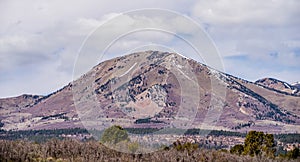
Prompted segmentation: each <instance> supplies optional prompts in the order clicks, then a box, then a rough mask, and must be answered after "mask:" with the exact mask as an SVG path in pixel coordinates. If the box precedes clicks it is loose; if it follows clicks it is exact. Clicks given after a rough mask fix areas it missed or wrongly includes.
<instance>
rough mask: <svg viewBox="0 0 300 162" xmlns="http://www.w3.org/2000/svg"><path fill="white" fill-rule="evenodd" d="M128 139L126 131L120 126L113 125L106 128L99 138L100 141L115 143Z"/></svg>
mask: <svg viewBox="0 0 300 162" xmlns="http://www.w3.org/2000/svg"><path fill="white" fill-rule="evenodd" d="M126 140H129V138H128V134H127V131H126V130H124V129H123V128H122V127H121V126H118V125H114V126H111V127H109V128H107V129H106V130H105V131H104V132H103V134H102V137H101V139H100V141H101V142H102V143H109V144H117V143H119V142H121V141H126Z"/></svg>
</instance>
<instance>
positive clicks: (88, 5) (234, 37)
mask: <svg viewBox="0 0 300 162" xmlns="http://www.w3.org/2000/svg"><path fill="white" fill-rule="evenodd" d="M157 4H159V5H157ZM141 8H166V9H170V10H175V11H177V12H180V13H183V14H185V15H190V16H191V17H193V18H194V19H195V20H197V21H198V22H199V23H201V25H203V27H204V28H205V29H206V30H207V32H208V33H209V34H210V35H211V37H212V39H213V40H214V41H215V43H216V45H217V47H218V48H219V51H220V53H221V54H222V56H223V57H224V58H227V56H241V55H247V59H249V60H245V61H249V62H255V61H258V62H263V63H262V66H263V67H262V68H261V69H264V70H260V73H259V74H261V75H259V76H268V75H272V76H276V77H280V78H279V79H283V80H285V78H287V80H288V81H290V82H293V81H296V80H300V78H299V77H298V76H297V75H295V74H294V71H292V72H289V70H290V69H288V68H296V69H297V68H298V69H300V67H299V66H300V65H299V64H298V62H300V60H299V48H300V43H299V42H300V34H299V28H300V19H299V15H300V10H299V8H300V2H299V1H297V0H289V1H284V0H273V1H272V0H266V1H258V0H254V1H253V0H243V1H241V0H215V1H211V0H209V1H189V2H186V1H173V0H168V1H161V0H154V1H149V0H147V1H142V0H133V1H131V3H128V2H127V1H123V0H112V1H97V0H90V1H85V0H78V1H71V0H68V1H63V2H62V1H59V0H53V1H36V0H29V1H13V0H12V1H8V0H4V1H1V2H0V24H1V25H0V75H1V77H0V89H1V91H0V97H1V96H2V97H5V96H13V95H19V94H22V93H25V92H26V93H39V94H47V93H50V92H51V91H52V90H54V89H58V88H60V87H62V86H64V85H65V84H67V83H68V82H69V81H71V79H72V78H71V76H72V70H73V65H74V62H75V59H76V55H77V52H78V50H79V48H80V46H81V44H82V42H83V41H84V40H85V38H86V36H87V35H88V34H90V33H91V32H92V31H94V30H95V29H97V27H98V26H99V25H101V24H103V23H104V22H107V20H109V19H110V18H112V17H115V16H118V15H119V14H120V13H123V12H125V11H128V10H135V9H141ZM137 19H139V20H141V21H137V22H140V23H141V24H135V22H136V21H135V20H137ZM122 21H124V22H122ZM122 21H119V22H118V23H119V26H117V27H109V26H107V27H108V28H107V29H105V31H106V33H107V35H106V36H105V35H104V37H103V39H106V38H108V36H109V35H111V34H112V33H118V32H122V31H128V29H129V28H128V26H127V25H124V24H130V22H131V23H132V25H135V26H145V27H158V26H160V27H163V28H166V29H168V30H171V31H172V30H176V32H177V33H182V34H186V35H191V36H193V35H194V34H195V33H194V31H195V28H193V26H190V25H189V24H188V23H184V22H182V19H181V18H174V19H172V20H168V22H169V23H168V24H166V23H165V22H166V19H163V18H162V16H161V15H159V14H157V15H156V17H155V18H152V19H149V18H147V15H144V17H143V16H142V15H141V16H139V17H130V16H129V17H127V18H126V19H122ZM122 24H123V25H122ZM96 42H97V40H95V43H96ZM166 42H168V44H165V46H166V47H170V48H171V49H172V50H176V51H179V52H181V53H183V51H182V48H185V49H187V48H189V47H188V45H183V44H182V43H181V42H180V41H178V40H177V41H174V37H172V36H170V35H168V34H166V33H163V32H158V31H152V32H150V31H148V32H136V33H132V34H130V35H128V36H126V37H124V38H122V39H120V40H119V41H118V42H117V43H116V44H115V45H114V52H115V53H116V54H119V53H120V52H118V51H122V50H125V51H128V50H129V49H132V48H136V47H141V46H143V45H147V44H148V45H149V43H150V44H151V43H156V44H157V43H161V44H162V45H163V43H166ZM95 45H99V42H98V44H95ZM204 49H205V47H204ZM92 50H93V49H92V48H91V50H90V51H89V52H93V51H92ZM187 50H188V51H191V52H190V53H193V52H192V51H193V50H192V49H187ZM297 52H298V54H297ZM273 54H274V55H273ZM113 56H114V55H111V56H110V57H113ZM191 56H196V54H195V53H193V54H191ZM275 56H276V57H275ZM108 58H109V57H108ZM194 58H195V57H194ZM95 61H96V62H97V61H98V60H95ZM268 62H272V64H270V63H269V64H268V66H266V65H264V64H267V63H268ZM225 63H227V64H226V67H227V70H228V71H229V72H232V73H234V74H239V75H240V76H245V78H246V79H256V77H259V76H258V75H256V74H257V72H256V71H255V70H254V71H253V70H251V65H248V67H245V66H246V65H247V63H246V62H242V63H241V62H238V63H237V61H236V60H231V61H228V60H226V59H225ZM237 64H238V65H239V67H238V68H237V67H236V66H235V65H237ZM91 66H94V65H91ZM37 67H38V69H39V70H38V71H36V69H37ZM274 67H282V68H283V69H282V70H281V71H282V72H277V71H278V69H276V70H274ZM258 70H259V69H258ZM243 73H244V74H243ZM21 74H22V75H21ZM276 74H278V75H276ZM247 76H248V77H247ZM45 85H47V86H45ZM11 87H13V88H11Z"/></svg>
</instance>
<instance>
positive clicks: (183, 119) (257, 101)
mask: <svg viewBox="0 0 300 162" xmlns="http://www.w3.org/2000/svg"><path fill="white" fill-rule="evenodd" d="M276 82H277V83H278V85H279V86H274V85H275V83H273V81H272V80H271V79H266V80H265V81H264V80H261V81H257V82H255V83H253V82H249V81H246V80H243V79H240V78H237V77H234V76H232V75H229V74H226V73H223V72H220V71H217V70H214V69H212V68H210V67H208V66H206V65H204V64H201V63H199V62H197V61H195V60H192V59H188V58H185V57H182V56H181V55H179V54H176V53H168V52H159V51H145V52H137V53H133V54H130V55H126V56H122V57H117V58H114V59H111V60H107V61H104V62H101V63H100V64H98V65H96V66H95V67H93V68H92V69H91V70H90V71H88V72H87V73H86V74H84V75H82V76H81V77H80V78H78V79H77V80H75V81H74V82H72V83H70V84H68V85H67V86H65V87H63V88H62V89H60V90H58V91H57V92H54V93H52V94H50V95H48V96H39V97H37V98H36V99H32V100H28V101H27V100H26V101H23V100H21V99H20V100H18V102H14V103H16V104H15V105H13V104H4V103H6V102H9V100H12V99H10V98H8V99H1V100H0V105H1V108H0V114H1V123H3V124H2V126H3V127H2V129H6V130H26V129H54V128H74V127H85V128H87V129H103V128H106V127H108V126H109V125H112V124H118V125H121V126H123V127H138V128H148V127H152V128H153V127H155V128H165V127H167V128H169V127H171V128H172V127H175V128H205V129H219V130H231V131H240V132H245V131H249V130H261V131H264V132H266V131H267V132H277V133H278V132H281V133H284V132H295V130H300V129H299V128H300V126H299V124H300V110H299V107H300V97H299V95H297V94H293V93H291V92H290V91H286V90H285V88H286V87H284V86H285V84H284V82H281V81H276ZM281 83H282V84H283V87H282V86H281ZM288 86H290V85H288ZM291 87H292V86H291ZM291 89H292V88H291ZM17 98H22V97H17ZM25 102H26V104H25ZM11 103H13V102H11ZM27 105H29V106H27ZM15 107H18V109H16V108H15ZM4 112H5V113H4Z"/></svg>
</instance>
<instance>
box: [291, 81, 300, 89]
mask: <svg viewBox="0 0 300 162" xmlns="http://www.w3.org/2000/svg"><path fill="white" fill-rule="evenodd" d="M292 86H293V87H296V88H297V89H298V90H300V82H295V83H293V84H292Z"/></svg>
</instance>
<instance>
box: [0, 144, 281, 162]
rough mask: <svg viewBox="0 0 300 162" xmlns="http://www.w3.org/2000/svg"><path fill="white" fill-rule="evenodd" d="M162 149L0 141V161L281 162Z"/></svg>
mask: <svg viewBox="0 0 300 162" xmlns="http://www.w3.org/2000/svg"><path fill="white" fill-rule="evenodd" d="M178 148H179V147H171V148H169V147H168V148H163V149H162V150H159V151H156V152H153V153H148V154H127V153H121V152H117V151H115V150H111V149H109V148H107V147H105V146H104V145H103V144H101V143H99V142H97V141H89V142H79V141H76V140H70V139H68V140H57V139H52V140H49V141H47V142H45V143H41V144H38V143H33V142H29V141H8V140H0V161H85V162H86V161H214V162H217V161H222V162H223V161H232V162H234V161H247V162H248V161H270V162H271V161H284V159H268V158H266V157H261V156H260V157H259V156H254V157H250V156H238V155H234V154H230V153H228V152H227V151H226V150H223V151H216V150H206V149H200V148H195V147H194V148H193V149H189V148H188V144H187V145H184V147H182V148H181V147H180V148H181V149H178Z"/></svg>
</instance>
